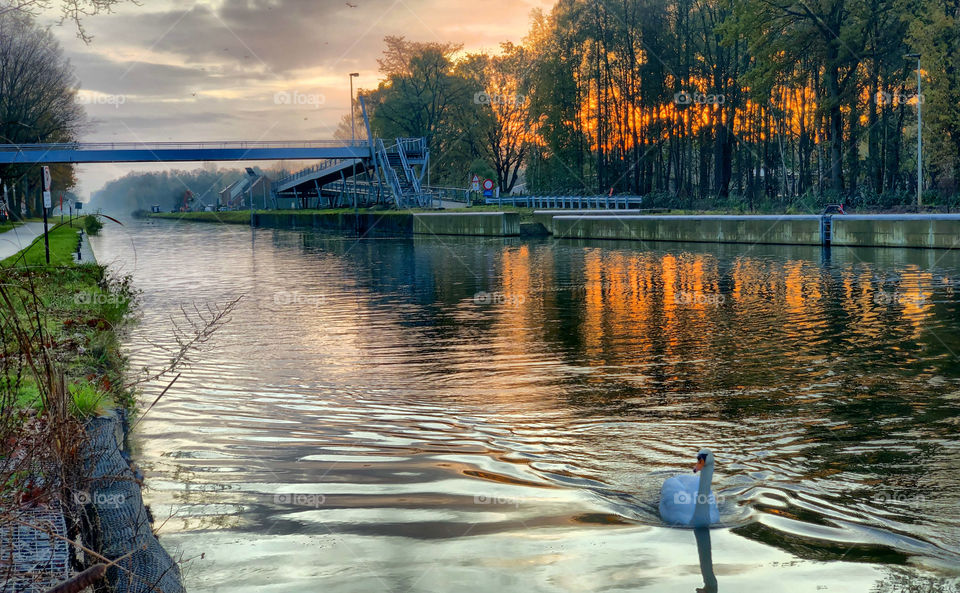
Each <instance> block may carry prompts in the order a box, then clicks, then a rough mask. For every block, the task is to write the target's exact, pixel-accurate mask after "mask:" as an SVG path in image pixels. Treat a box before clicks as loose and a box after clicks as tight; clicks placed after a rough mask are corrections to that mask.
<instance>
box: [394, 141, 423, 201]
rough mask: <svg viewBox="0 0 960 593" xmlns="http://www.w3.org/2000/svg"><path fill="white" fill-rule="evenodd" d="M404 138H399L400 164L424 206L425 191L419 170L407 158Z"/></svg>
mask: <svg viewBox="0 0 960 593" xmlns="http://www.w3.org/2000/svg"><path fill="white" fill-rule="evenodd" d="M402 140H403V139H402V138H397V154H399V155H400V165H401V166H402V167H403V174H404V175H405V176H406V178H407V181H409V182H410V186H411V187H412V188H413V191H414V193H416V195H417V202H418V203H419V205H420V206H423V197H422V194H423V191H422V190H421V189H420V179H419V178H418V177H417V172H416V171H414V170H413V167H411V166H410V161H409V160H408V159H407V151H406V150H404V147H403V145H404V142H402Z"/></svg>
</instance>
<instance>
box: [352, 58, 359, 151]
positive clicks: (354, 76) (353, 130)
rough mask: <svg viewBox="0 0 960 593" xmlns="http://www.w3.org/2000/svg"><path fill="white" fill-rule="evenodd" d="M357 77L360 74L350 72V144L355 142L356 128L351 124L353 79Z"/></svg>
mask: <svg viewBox="0 0 960 593" xmlns="http://www.w3.org/2000/svg"><path fill="white" fill-rule="evenodd" d="M357 76H360V73H359V72H351V73H350V142H351V143H353V142H356V141H357V132H356V128H355V126H354V122H353V120H354V117H353V79H354V78H356V77H357Z"/></svg>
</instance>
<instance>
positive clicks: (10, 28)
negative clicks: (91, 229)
mask: <svg viewBox="0 0 960 593" xmlns="http://www.w3.org/2000/svg"><path fill="white" fill-rule="evenodd" d="M75 97H76V80H75V78H74V75H73V67H72V66H71V64H70V62H69V60H68V59H67V58H66V57H65V56H64V54H63V50H62V48H61V47H60V44H59V43H57V41H56V39H54V37H53V34H52V33H51V32H50V31H49V30H47V29H41V28H40V27H38V26H37V25H36V24H35V23H34V21H33V19H32V17H31V16H30V15H29V14H25V13H24V12H22V11H18V10H12V9H11V10H6V11H0V143H5V144H33V143H38V142H72V141H75V140H76V139H77V138H78V137H79V134H80V132H81V130H82V128H83V125H84V121H85V116H84V112H83V108H82V106H81V105H80V104H78V103H77V101H76V99H75ZM51 176H52V178H53V184H54V187H56V188H61V189H69V188H72V187H73V186H74V185H76V177H75V174H74V168H73V166H71V165H53V166H51ZM0 180H2V183H3V186H5V190H4V188H3V187H0V192H4V193H5V195H6V198H7V202H8V206H9V208H10V209H11V210H12V211H13V213H14V215H16V216H19V215H20V213H21V212H25V213H26V214H27V215H28V216H36V215H38V214H39V213H40V212H41V208H42V204H43V203H42V193H41V192H42V187H41V186H42V181H41V173H40V168H39V167H38V166H36V165H0ZM4 193H0V198H3V196H4Z"/></svg>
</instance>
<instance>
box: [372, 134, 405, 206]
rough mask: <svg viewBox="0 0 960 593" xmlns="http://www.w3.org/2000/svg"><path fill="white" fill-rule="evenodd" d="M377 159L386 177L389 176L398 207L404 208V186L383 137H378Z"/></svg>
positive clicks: (391, 189)
mask: <svg viewBox="0 0 960 593" xmlns="http://www.w3.org/2000/svg"><path fill="white" fill-rule="evenodd" d="M377 161H378V162H379V165H380V170H381V171H383V175H384V177H386V178H387V179H386V180H387V185H389V186H390V191H391V192H392V193H393V198H394V200H395V201H396V203H397V208H403V207H404V197H403V188H402V187H401V185H400V179H399V178H398V177H397V172H396V170H395V169H394V168H393V165H391V164H390V156H389V155H388V154H387V147H386V146H384V144H383V139H382V138H377Z"/></svg>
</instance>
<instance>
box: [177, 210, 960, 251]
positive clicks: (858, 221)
mask: <svg viewBox="0 0 960 593" xmlns="http://www.w3.org/2000/svg"><path fill="white" fill-rule="evenodd" d="M193 214H197V215H203V217H201V216H197V217H193V216H189V215H185V216H183V217H182V219H183V220H198V221H199V220H209V221H210V222H214V221H215V218H214V217H216V216H218V215H223V214H230V215H232V214H234V213H232V212H231V213H212V212H204V213H193ZM208 216H209V219H208V218H207V217H208ZM162 218H177V217H176V216H174V215H170V214H167V215H163V216H162ZM532 219H533V222H524V223H523V224H521V221H520V214H519V213H517V212H420V213H411V212H393V211H383V212H360V213H358V214H354V213H353V212H349V211H341V212H309V211H304V212H298V211H292V212H291V211H274V212H258V213H256V214H255V215H254V224H255V225H256V226H262V227H269V228H287V229H296V228H307V229H309V228H313V229H322V230H329V231H335V232H348V233H358V234H360V235H362V236H393V237H397V236H400V237H409V236H412V235H415V234H417V235H473V236H487V237H516V236H520V235H522V234H524V235H531V236H533V235H538V234H541V235H542V234H544V233H546V234H552V235H554V236H555V237H557V238H562V239H611V240H627V241H677V242H700V243H761V244H782V245H825V244H831V245H835V246H850V247H921V248H938V249H949V248H952V247H955V246H960V214H842V215H840V214H837V215H832V216H820V215H818V214H806V215H660V214H637V212H636V211H632V212H630V211H626V210H621V211H617V210H596V209H594V210H536V211H534V212H533V215H532ZM248 221H249V219H246V220H243V221H242V222H243V223H245V224H248ZM220 222H235V223H237V224H240V223H241V219H240V218H239V217H234V218H226V217H225V219H224V220H222V221H220ZM827 223H829V224H827ZM521 231H523V232H521Z"/></svg>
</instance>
